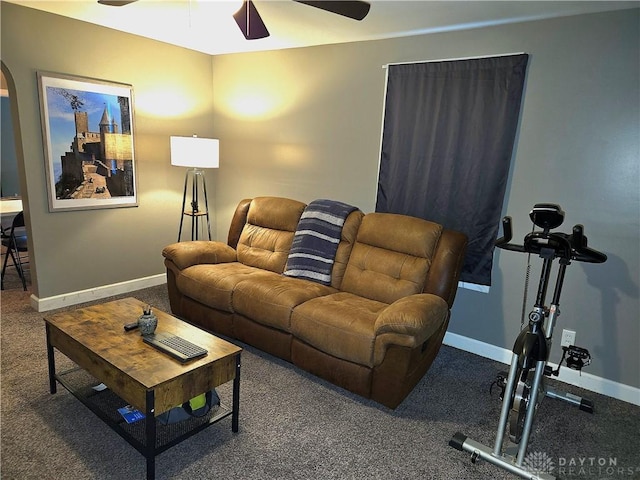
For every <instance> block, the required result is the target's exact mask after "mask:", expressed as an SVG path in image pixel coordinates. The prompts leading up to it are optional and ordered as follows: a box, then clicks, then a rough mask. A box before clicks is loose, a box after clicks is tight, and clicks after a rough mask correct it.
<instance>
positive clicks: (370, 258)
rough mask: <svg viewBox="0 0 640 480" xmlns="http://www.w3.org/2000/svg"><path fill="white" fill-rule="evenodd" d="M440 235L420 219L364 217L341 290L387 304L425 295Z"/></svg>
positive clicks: (382, 215) (434, 226)
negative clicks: (423, 293) (428, 274)
mask: <svg viewBox="0 0 640 480" xmlns="http://www.w3.org/2000/svg"><path fill="white" fill-rule="evenodd" d="M441 234H442V226H441V225H438V224H436V223H432V222H429V221H427V220H422V219H420V218H415V217H408V216H405V215H397V214H392V213H369V214H367V215H365V217H364V218H363V219H362V223H361V225H360V229H359V230H358V236H357V239H356V243H355V245H354V246H353V250H352V252H351V256H350V258H349V263H348V264H347V268H346V270H345V274H344V279H343V281H342V285H341V286H340V290H342V291H346V292H349V293H353V294H354V295H357V296H361V297H365V298H368V299H371V300H377V301H380V302H383V303H388V304H390V303H393V302H394V301H396V300H398V299H399V298H402V297H405V296H407V295H413V294H415V293H420V292H422V290H423V288H424V284H425V281H426V279H427V273H428V272H429V267H430V266H431V260H432V258H433V255H434V252H435V249H436V247H437V246H438V241H439V239H440V236H441Z"/></svg>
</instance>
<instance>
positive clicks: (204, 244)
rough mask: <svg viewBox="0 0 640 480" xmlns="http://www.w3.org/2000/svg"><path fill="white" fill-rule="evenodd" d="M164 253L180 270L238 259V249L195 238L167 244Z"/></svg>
mask: <svg viewBox="0 0 640 480" xmlns="http://www.w3.org/2000/svg"><path fill="white" fill-rule="evenodd" d="M162 255H163V256H164V257H165V258H166V259H167V260H170V261H171V262H173V264H174V265H175V266H176V267H178V268H179V269H180V270H183V269H185V268H187V267H190V266H192V265H198V264H201V263H228V262H235V261H236V259H237V255H236V251H235V250H234V249H233V248H231V247H230V246H229V245H227V244H225V243H222V242H212V241H206V240H194V241H190V242H178V243H172V244H171V245H167V246H166V247H164V249H163V250H162Z"/></svg>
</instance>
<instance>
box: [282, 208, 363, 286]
mask: <svg viewBox="0 0 640 480" xmlns="http://www.w3.org/2000/svg"><path fill="white" fill-rule="evenodd" d="M354 210H356V207H353V206H351V205H347V204H346V203H342V202H336V201H333V200H314V201H313V202H311V203H309V205H307V207H306V208H305V209H304V212H302V216H301V217H300V221H299V222H298V227H297V228H296V233H295V235H294V237H293V244H292V245H291V251H290V252H289V257H288V258H287V265H286V267H285V270H284V274H285V275H287V276H289V277H297V278H305V279H307V280H313V281H314V282H318V283H322V284H323V285H330V284H331V269H332V268H333V263H334V262H335V258H336V251H337V250H338V244H339V243H340V237H341V235H342V227H343V225H344V221H345V220H346V218H347V216H348V215H349V214H350V213H351V212H352V211H354Z"/></svg>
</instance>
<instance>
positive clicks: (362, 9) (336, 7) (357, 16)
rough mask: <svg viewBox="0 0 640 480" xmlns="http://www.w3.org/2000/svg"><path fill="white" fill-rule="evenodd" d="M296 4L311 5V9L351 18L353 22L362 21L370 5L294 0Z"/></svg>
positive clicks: (354, 0) (353, 0)
mask: <svg viewBox="0 0 640 480" xmlns="http://www.w3.org/2000/svg"><path fill="white" fill-rule="evenodd" d="M294 1H295V2H298V3H304V4H305V5H311V6H312V7H316V8H319V9H320V10H326V11H327V12H331V13H337V14H338V15H342V16H343V17H349V18H353V19H354V20H362V19H363V18H364V17H366V16H367V14H368V13H369V9H370V8H371V5H370V4H369V2H363V1H358V0H325V1H322V0H318V1H307V0H294Z"/></svg>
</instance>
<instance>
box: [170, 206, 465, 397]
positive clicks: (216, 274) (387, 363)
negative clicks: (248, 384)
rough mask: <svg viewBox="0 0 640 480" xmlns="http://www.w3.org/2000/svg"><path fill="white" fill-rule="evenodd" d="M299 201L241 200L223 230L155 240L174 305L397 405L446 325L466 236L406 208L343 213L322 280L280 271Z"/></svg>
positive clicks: (217, 329) (218, 329)
mask: <svg viewBox="0 0 640 480" xmlns="http://www.w3.org/2000/svg"><path fill="white" fill-rule="evenodd" d="M305 207H306V205H305V204H304V203H302V202H298V201H296V200H291V199H286V198H277V197H258V198H254V199H246V200H242V201H241V202H240V203H239V205H238V207H237V208H236V211H235V213H234V216H233V219H232V221H231V227H230V229H229V236H228V242H227V243H226V244H225V243H222V242H212V241H188V242H180V243H174V244H171V245H168V246H167V247H165V248H164V249H163V251H162V254H163V256H164V257H165V265H166V267H167V284H168V291H169V298H170V303H171V309H172V311H173V313H174V314H175V315H177V316H179V317H182V318H184V319H185V320H187V321H189V322H191V323H193V324H195V325H198V326H200V327H202V328H204V329H206V330H208V331H211V332H214V333H218V334H221V335H224V336H227V337H232V338H236V339H238V340H240V341H241V342H244V343H247V344H249V345H253V346H255V347H257V348H259V349H261V350H263V351H265V352H268V353H270V354H272V355H275V356H278V357H280V358H283V359H285V360H287V361H289V362H292V363H293V364H295V365H297V366H298V367H300V368H302V369H304V370H307V371H308V372H311V373H312V374H314V375H316V376H319V377H322V378H324V379H326V380H328V381H330V382H332V383H334V384H336V385H338V386H340V387H343V388H345V389H347V390H350V391H352V392H354V393H356V394H358V395H361V396H363V397H366V398H371V399H373V400H375V401H376V402H379V403H381V404H383V405H385V406H387V407H389V408H396V407H397V406H398V405H399V404H400V403H401V402H402V400H403V399H404V398H405V397H406V396H407V395H408V394H409V393H410V392H411V390H412V389H413V388H414V387H415V385H416V384H417V382H418V381H419V380H420V379H421V378H422V376H423V375H424V374H425V373H426V371H427V370H428V368H429V366H430V365H431V363H432V361H433V359H434V358H435V356H436V354H437V353H438V350H439V349H440V345H441V344H442V339H443V337H444V334H445V332H446V330H447V325H448V322H449V316H450V309H451V306H452V304H453V300H454V298H455V294H456V289H457V283H458V277H459V274H460V270H461V268H462V263H463V258H464V253H465V249H466V244H467V239H466V236H465V235H463V234H461V233H459V232H454V231H451V230H445V229H443V228H442V226H440V225H438V224H436V223H432V222H428V221H426V220H422V219H419V218H415V217H409V216H405V215H397V214H389V213H369V214H366V215H365V214H364V213H362V212H361V211H360V210H356V211H353V212H351V213H350V214H349V216H348V217H347V218H346V221H345V223H344V227H343V229H342V237H341V241H340V243H339V246H338V251H337V254H336V259H335V263H334V265H333V267H332V272H331V285H322V284H320V283H316V282H313V281H309V280H306V279H300V278H291V277H288V276H285V275H282V273H283V271H284V268H285V265H286V262H287V257H288V252H289V249H290V247H291V244H292V241H293V237H294V233H295V231H296V227H297V225H298V221H299V219H300V216H301V215H302V213H303V211H304V209H305Z"/></svg>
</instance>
